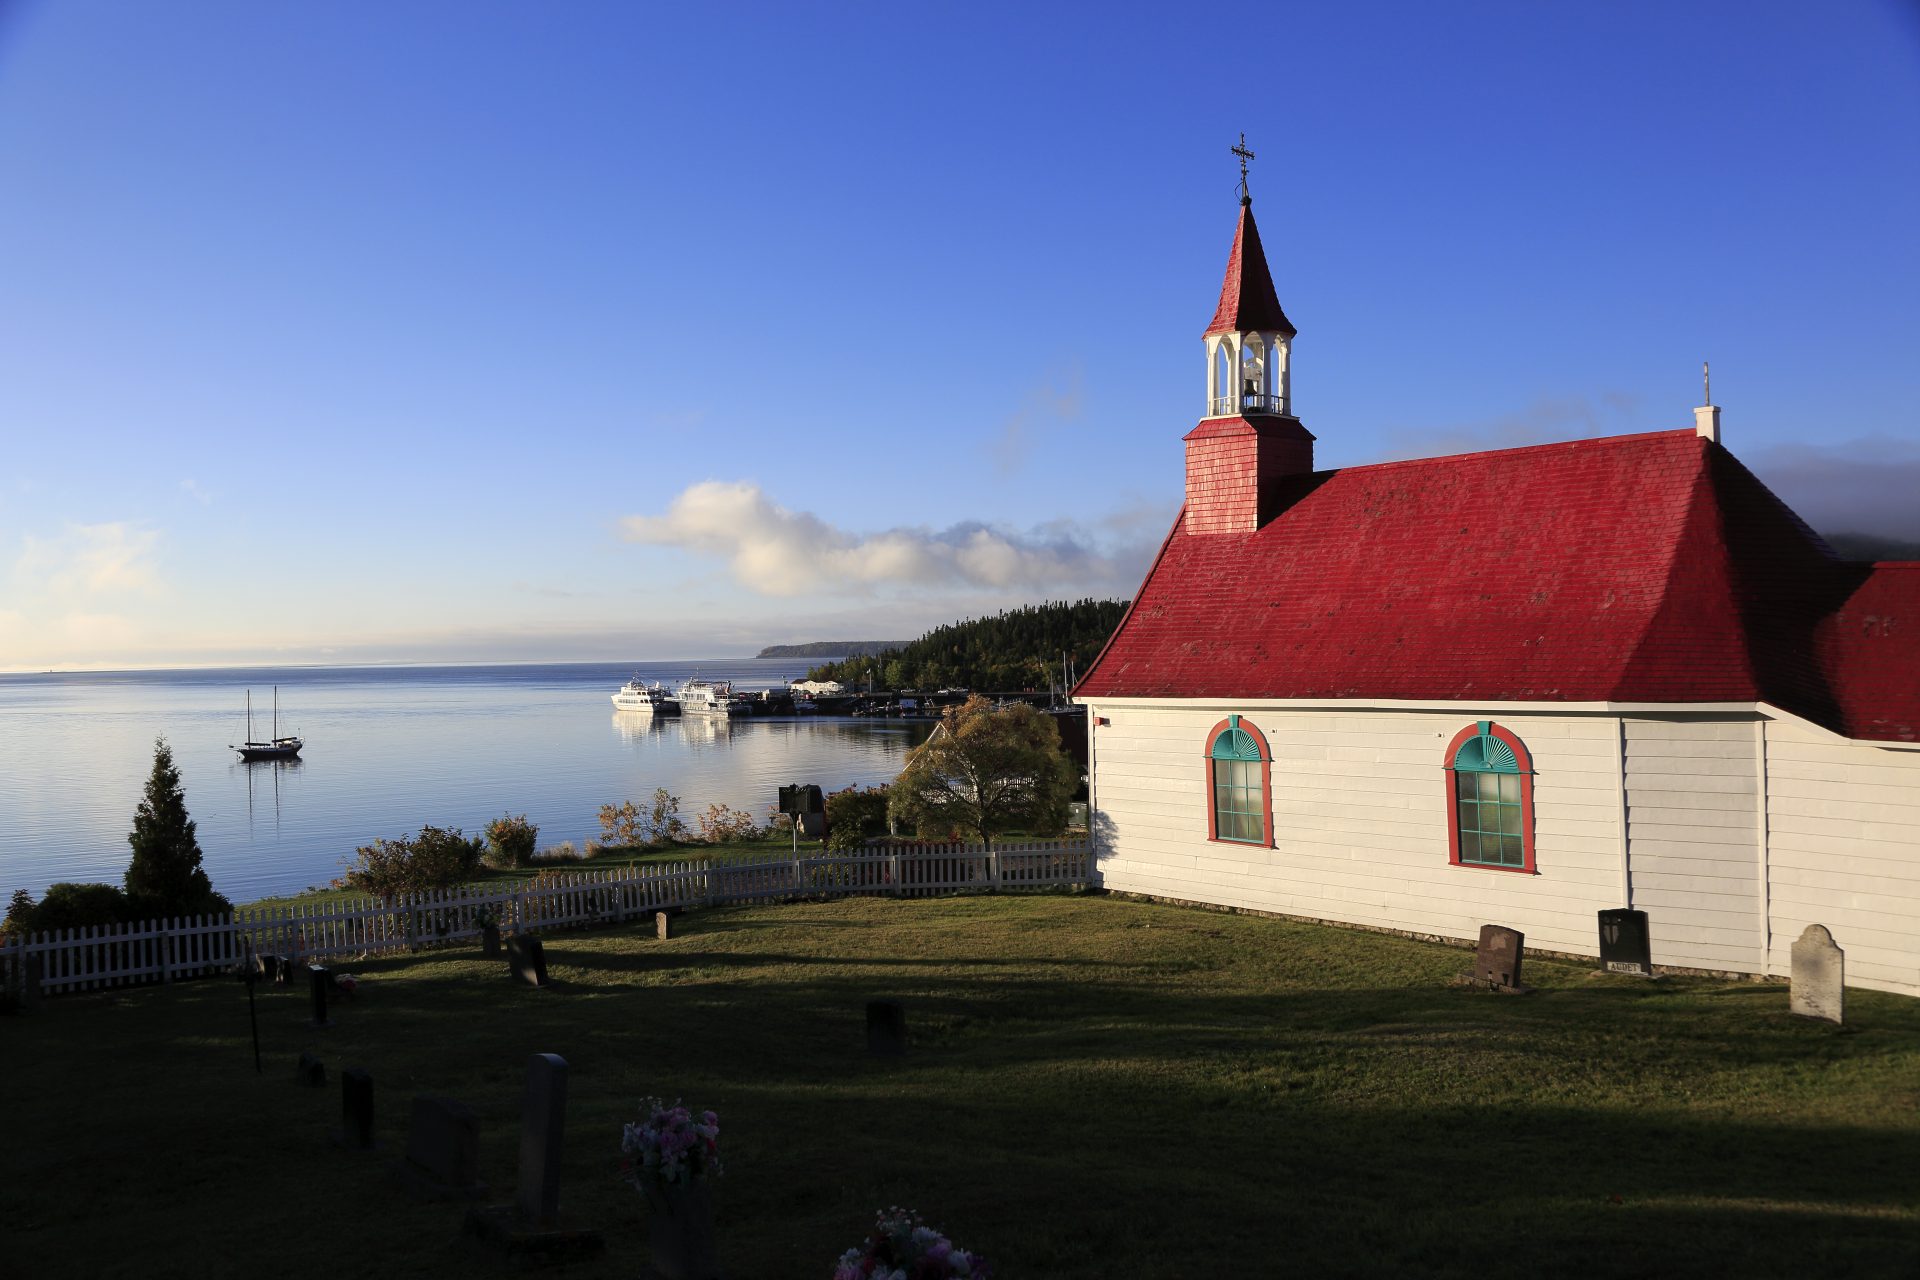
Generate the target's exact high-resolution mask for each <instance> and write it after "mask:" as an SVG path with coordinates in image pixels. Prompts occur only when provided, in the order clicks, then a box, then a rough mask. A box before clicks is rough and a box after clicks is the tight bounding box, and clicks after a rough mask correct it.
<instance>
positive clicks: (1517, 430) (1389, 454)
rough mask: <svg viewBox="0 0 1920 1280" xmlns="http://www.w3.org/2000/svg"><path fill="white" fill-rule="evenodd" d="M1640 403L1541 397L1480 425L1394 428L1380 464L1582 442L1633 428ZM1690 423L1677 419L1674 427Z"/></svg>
mask: <svg viewBox="0 0 1920 1280" xmlns="http://www.w3.org/2000/svg"><path fill="white" fill-rule="evenodd" d="M1638 407H1639V401H1638V400H1637V399H1636V398H1635V397H1634V396H1632V395H1631V394H1629V393H1627V392H1622V391H1606V392H1602V393H1601V394H1600V397H1599V404H1597V405H1596V404H1595V403H1594V402H1593V401H1592V400H1590V399H1588V398H1587V397H1586V396H1583V395H1570V396H1542V397H1541V398H1540V399H1538V400H1535V401H1534V402H1533V403H1532V404H1530V405H1528V406H1527V407H1526V408H1524V409H1522V410H1520V411H1519V412H1518V413H1509V414H1503V415H1501V416H1500V417H1497V418H1489V419H1486V420H1484V421H1479V422H1459V423H1454V424H1452V425H1450V426H1437V427H1394V428H1392V429H1390V430H1389V431H1388V432H1387V451H1386V456H1385V457H1383V458H1381V459H1379V460H1380V461H1382V462H1394V461H1398V460H1400V459H1402V458H1438V457H1442V456H1444V455H1446V454H1452V453H1480V452H1482V451H1484V450H1488V449H1518V448H1522V447H1524V446H1526V445H1531V444H1552V443H1554V442H1556V441H1560V440H1585V439H1591V438H1592V437H1594V436H1606V435H1617V434H1621V433H1623V432H1627V431H1633V430H1638V429H1639V428H1636V427H1635V426H1633V425H1632V423H1633V417H1634V412H1635V410H1636V409H1637V408H1638ZM1691 422H1692V420H1691V419H1690V418H1689V419H1687V420H1686V421H1676V422H1675V423H1674V424H1673V425H1674V426H1676V427H1682V426H1689V425H1691Z"/></svg>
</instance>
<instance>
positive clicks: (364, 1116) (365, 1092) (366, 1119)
mask: <svg viewBox="0 0 1920 1280" xmlns="http://www.w3.org/2000/svg"><path fill="white" fill-rule="evenodd" d="M339 1141H340V1145H341V1146H343V1147H345V1148H347V1149H348V1150H349V1151H371V1150H373V1076H372V1074H371V1073H370V1072H368V1071H367V1070H366V1068H364V1067H349V1068H347V1069H346V1070H345V1071H342V1072H341V1073H340V1133H339Z"/></svg>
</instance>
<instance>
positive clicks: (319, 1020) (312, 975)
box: [307, 964, 333, 1027]
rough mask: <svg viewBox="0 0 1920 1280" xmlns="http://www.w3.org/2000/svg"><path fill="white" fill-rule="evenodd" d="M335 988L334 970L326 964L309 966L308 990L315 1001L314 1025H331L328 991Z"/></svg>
mask: <svg viewBox="0 0 1920 1280" xmlns="http://www.w3.org/2000/svg"><path fill="white" fill-rule="evenodd" d="M332 988H333V970H331V969H329V968H327V967H326V966H325V965H319V964H310V965H308V966H307V992H308V995H309V997H310V998H311V999H312V1001H313V1025H314V1026H316V1027H330V1026H332V1025H333V1024H332V1023H331V1022H329V1021H327V992H328V991H330V990H331V989H332Z"/></svg>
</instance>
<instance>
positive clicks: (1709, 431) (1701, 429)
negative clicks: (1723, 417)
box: [1693, 404, 1720, 444]
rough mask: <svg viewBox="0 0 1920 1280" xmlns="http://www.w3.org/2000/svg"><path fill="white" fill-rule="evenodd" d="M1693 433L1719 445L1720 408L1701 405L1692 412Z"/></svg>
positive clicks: (1713, 405) (1712, 405) (1714, 405)
mask: <svg viewBox="0 0 1920 1280" xmlns="http://www.w3.org/2000/svg"><path fill="white" fill-rule="evenodd" d="M1693 433H1694V434H1695V435H1699V436H1705V437H1706V438H1707V439H1709V440H1711V441H1713V442H1714V443H1715V444H1719V443H1720V406H1719V405H1717V404H1703V405H1701V406H1700V407H1699V408H1698V409H1695V410H1694V411H1693Z"/></svg>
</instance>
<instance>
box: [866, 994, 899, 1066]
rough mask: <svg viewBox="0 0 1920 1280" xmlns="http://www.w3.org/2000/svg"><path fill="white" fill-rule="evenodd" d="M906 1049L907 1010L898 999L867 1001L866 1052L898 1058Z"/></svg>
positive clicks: (882, 1056) (877, 1055) (883, 1056)
mask: <svg viewBox="0 0 1920 1280" xmlns="http://www.w3.org/2000/svg"><path fill="white" fill-rule="evenodd" d="M906 1051H907V1011H906V1009H905V1008H904V1007H903V1006H902V1005H901V1003H900V1002H899V1001H898V1000H869V1001H867V1052H868V1053H870V1054H873V1055H874V1056H875V1057H880V1058H898V1057H900V1056H901V1055H903V1054H904V1053H906Z"/></svg>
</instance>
